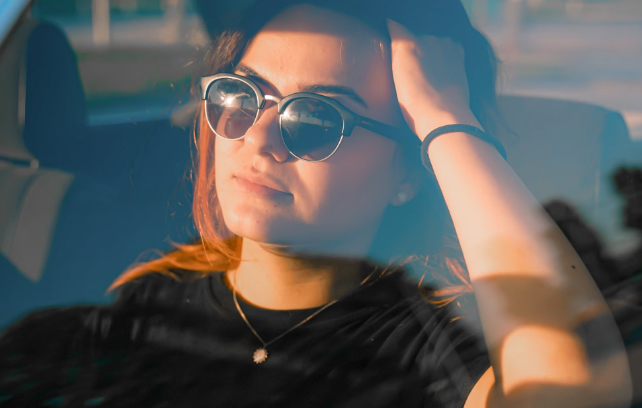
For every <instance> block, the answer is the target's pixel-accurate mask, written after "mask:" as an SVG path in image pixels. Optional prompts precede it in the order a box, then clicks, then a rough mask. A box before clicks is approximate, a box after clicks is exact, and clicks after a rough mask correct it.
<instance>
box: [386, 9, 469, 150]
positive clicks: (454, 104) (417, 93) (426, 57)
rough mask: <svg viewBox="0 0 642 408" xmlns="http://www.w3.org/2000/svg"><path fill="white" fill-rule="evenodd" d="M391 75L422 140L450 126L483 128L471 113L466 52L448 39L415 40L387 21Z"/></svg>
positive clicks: (410, 120) (402, 105)
mask: <svg viewBox="0 0 642 408" xmlns="http://www.w3.org/2000/svg"><path fill="white" fill-rule="evenodd" d="M388 31H389V32H390V39H391V57H392V75H393V78H394V82H395V87H396V89H397V99H398V100H399V105H400V106H401V110H402V112H403V115H404V118H405V120H406V122H407V123H408V126H410V128H411V129H412V130H413V131H414V132H415V134H416V135H418V136H419V138H421V139H422V140H423V138H424V137H425V136H426V135H427V134H428V133H430V131H432V130H433V129H435V128H437V127H439V126H444V125H450V124H469V125H474V126H478V127H480V128H481V125H480V124H479V122H478V121H477V119H476V118H475V116H474V115H473V113H472V111H471V110H470V102H469V92H468V80H467V78H466V71H465V69H464V49H463V48H462V46H461V45H459V44H457V43H456V42H455V41H453V40H451V39H449V38H440V37H435V36H430V35H423V36H415V35H414V34H412V33H411V32H410V31H409V30H408V29H407V28H406V27H404V26H403V25H401V24H399V23H397V22H396V21H393V20H390V19H388Z"/></svg>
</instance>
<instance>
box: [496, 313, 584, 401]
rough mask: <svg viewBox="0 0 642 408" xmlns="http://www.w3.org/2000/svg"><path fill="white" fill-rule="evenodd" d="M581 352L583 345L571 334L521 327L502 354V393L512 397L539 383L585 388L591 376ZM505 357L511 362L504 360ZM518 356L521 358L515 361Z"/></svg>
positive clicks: (541, 327) (551, 329)
mask: <svg viewBox="0 0 642 408" xmlns="http://www.w3.org/2000/svg"><path fill="white" fill-rule="evenodd" d="M533 350H537V352H533ZM582 351H584V345H583V343H582V341H581V340H580V339H579V338H578V337H577V336H572V335H570V334H569V333H568V332H565V331H562V330H559V329H555V328H552V327H546V326H539V325H522V326H520V327H519V328H517V329H515V330H513V331H512V332H511V333H510V334H508V335H507V336H506V337H505V339H504V342H503V345H502V347H501V350H500V352H499V355H500V358H501V370H502V373H504V376H505V378H506V379H505V380H504V381H503V383H502V390H503V392H504V393H505V394H506V395H509V394H510V393H511V392H512V391H514V390H515V389H517V388H519V387H521V386H525V385H529V384H532V383H537V382H540V383H541V382H549V383H554V384H557V385H562V386H564V385H581V384H586V383H587V382H588V380H589V379H590V378H591V373H590V372H589V370H588V361H587V359H586V354H585V353H583V352H582ZM504 355H509V356H512V358H503V357H504ZM517 355H519V356H521V358H519V359H517V358H515V356H517ZM552 368H554V369H552Z"/></svg>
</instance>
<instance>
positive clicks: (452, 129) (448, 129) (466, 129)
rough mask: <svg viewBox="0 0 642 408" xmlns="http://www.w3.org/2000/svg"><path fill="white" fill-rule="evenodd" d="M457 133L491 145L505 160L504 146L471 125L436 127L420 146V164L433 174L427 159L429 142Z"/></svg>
mask: <svg viewBox="0 0 642 408" xmlns="http://www.w3.org/2000/svg"><path fill="white" fill-rule="evenodd" d="M457 132H463V133H468V134H469V135H472V136H475V137H478V138H480V139H481V140H484V141H486V142H488V143H490V144H492V145H493V146H495V149H497V151H498V152H499V154H501V155H502V157H503V158H504V160H506V149H504V146H503V145H502V144H501V143H500V141H499V140H497V139H495V138H494V137H492V136H491V135H489V134H488V133H486V132H484V131H483V130H481V129H480V128H478V127H475V126H472V125H446V126H441V127H438V128H437V129H435V130H433V131H432V132H430V133H428V136H426V138H425V139H424V141H423V143H422V144H421V162H422V163H423V165H424V167H425V168H426V169H427V170H428V171H430V172H431V173H433V174H434V172H433V169H432V165H431V164H430V159H429V158H428V145H429V144H430V142H432V141H433V140H434V139H435V138H436V137H437V136H439V135H443V134H444V133H457Z"/></svg>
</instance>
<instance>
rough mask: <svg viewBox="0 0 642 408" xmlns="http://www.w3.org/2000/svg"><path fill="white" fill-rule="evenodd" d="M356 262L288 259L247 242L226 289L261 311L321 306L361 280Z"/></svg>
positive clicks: (286, 255)
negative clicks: (233, 291)
mask: <svg viewBox="0 0 642 408" xmlns="http://www.w3.org/2000/svg"><path fill="white" fill-rule="evenodd" d="M363 274H364V271H363V262H362V260H357V259H356V258H321V257H308V256H301V255H292V254H289V253H287V252H286V251H284V250H280V249H278V248H274V247H269V246H266V245H263V244H259V243H257V242H254V241H250V240H247V239H244V240H243V247H242V261H241V263H240V264H239V267H238V268H237V269H235V270H230V271H228V272H227V273H226V280H227V284H228V286H229V287H230V288H231V289H233V288H236V291H237V293H238V295H239V296H240V297H242V298H243V299H244V300H245V301H247V302H248V303H251V304H253V305H255V306H258V307H262V308H265V309H274V310H296V309H308V308H313V307H319V306H322V305H324V304H326V303H328V302H330V301H332V300H334V299H339V298H342V297H344V296H346V295H348V294H350V293H351V292H353V291H354V290H355V289H356V288H357V287H359V285H360V284H361V282H362V281H363V279H364V278H365V276H363Z"/></svg>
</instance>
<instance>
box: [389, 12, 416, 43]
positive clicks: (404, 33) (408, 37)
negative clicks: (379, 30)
mask: <svg viewBox="0 0 642 408" xmlns="http://www.w3.org/2000/svg"><path fill="white" fill-rule="evenodd" d="M386 20H387V23H388V32H389V33H390V39H391V40H392V41H395V40H402V41H403V40H405V41H409V42H414V41H416V40H417V38H416V37H415V36H414V35H413V34H412V33H411V32H410V31H409V30H408V29H407V28H406V27H404V26H403V25H402V24H400V23H397V22H396V21H394V20H391V19H389V18H387V19H386Z"/></svg>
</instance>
